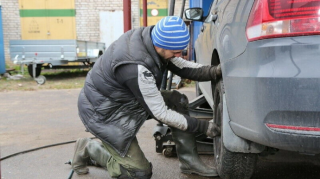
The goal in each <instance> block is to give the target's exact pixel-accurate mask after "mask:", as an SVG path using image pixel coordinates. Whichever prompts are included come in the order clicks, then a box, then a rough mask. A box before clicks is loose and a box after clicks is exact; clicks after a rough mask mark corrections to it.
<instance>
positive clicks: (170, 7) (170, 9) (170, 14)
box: [169, 0, 176, 16]
mask: <svg viewBox="0 0 320 179" xmlns="http://www.w3.org/2000/svg"><path fill="white" fill-rule="evenodd" d="M175 3H176V0H171V1H170V6H169V16H173V15H174V5H175Z"/></svg>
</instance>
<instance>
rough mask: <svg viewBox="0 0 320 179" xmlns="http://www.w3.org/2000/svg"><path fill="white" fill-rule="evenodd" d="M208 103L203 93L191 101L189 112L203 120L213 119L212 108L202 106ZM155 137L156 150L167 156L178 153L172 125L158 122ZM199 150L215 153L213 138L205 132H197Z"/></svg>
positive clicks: (154, 130) (200, 151)
mask: <svg viewBox="0 0 320 179" xmlns="http://www.w3.org/2000/svg"><path fill="white" fill-rule="evenodd" d="M205 103H206V99H205V98H204V96H203V95H200V96H198V97H197V98H195V99H194V100H192V101H190V102H189V114H190V116H191V117H195V118H198V119H203V120H212V118H213V111H212V109H207V108H201V107H200V106H201V105H203V104H205ZM153 137H154V138H155V141H156V152H157V153H162V154H163V155H164V156H165V157H172V156H175V155H176V149H175V143H174V141H173V139H172V133H171V130H170V127H169V126H167V125H164V124H162V123H158V124H157V125H156V126H155V127H154V129H153ZM196 142H197V150H198V153H199V154H213V139H211V138H208V137H207V136H206V135H205V134H203V133H197V134H196Z"/></svg>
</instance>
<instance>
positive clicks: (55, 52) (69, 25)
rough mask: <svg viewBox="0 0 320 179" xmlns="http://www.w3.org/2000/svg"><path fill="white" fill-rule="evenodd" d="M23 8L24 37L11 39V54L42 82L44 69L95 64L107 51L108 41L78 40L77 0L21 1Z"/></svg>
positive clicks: (20, 6) (13, 59)
mask: <svg viewBox="0 0 320 179" xmlns="http://www.w3.org/2000/svg"><path fill="white" fill-rule="evenodd" d="M19 9H20V20H21V40H10V42H9V43H10V57H11V60H12V61H13V62H14V63H16V64H20V65H21V66H23V65H28V71H29V74H30V76H32V77H33V78H34V79H35V80H36V81H37V82H38V83H39V84H43V83H44V82H45V77H44V76H41V75H40V73H41V69H42V68H48V69H50V68H87V67H91V66H93V64H94V62H95V61H96V60H97V59H98V57H99V56H100V55H101V54H102V53H103V52H104V50H105V44H104V43H101V42H90V41H79V40H76V22H75V15H76V10H75V2H74V0H19ZM21 69H23V68H21Z"/></svg>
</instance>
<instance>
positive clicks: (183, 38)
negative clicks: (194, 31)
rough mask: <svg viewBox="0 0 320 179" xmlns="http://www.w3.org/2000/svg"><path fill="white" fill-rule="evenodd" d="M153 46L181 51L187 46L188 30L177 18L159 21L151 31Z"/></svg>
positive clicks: (170, 17)
mask: <svg viewBox="0 0 320 179" xmlns="http://www.w3.org/2000/svg"><path fill="white" fill-rule="evenodd" d="M151 38H152V42H153V45H155V46H157V47H160V48H163V49H167V50H183V49H185V48H186V47H187V46H188V43H189V40H190V36H189V30H188V28H187V26H186V24H185V23H184V22H183V20H182V19H181V18H180V17H178V16H167V17H165V18H163V19H161V20H160V21H159V22H158V23H157V24H156V25H155V26H154V28H153V29H152V32H151Z"/></svg>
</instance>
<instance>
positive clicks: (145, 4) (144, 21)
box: [143, 0, 148, 27]
mask: <svg viewBox="0 0 320 179" xmlns="http://www.w3.org/2000/svg"><path fill="white" fill-rule="evenodd" d="M147 9H148V7H147V0H143V26H144V27H147V26H148V14H147Z"/></svg>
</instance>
